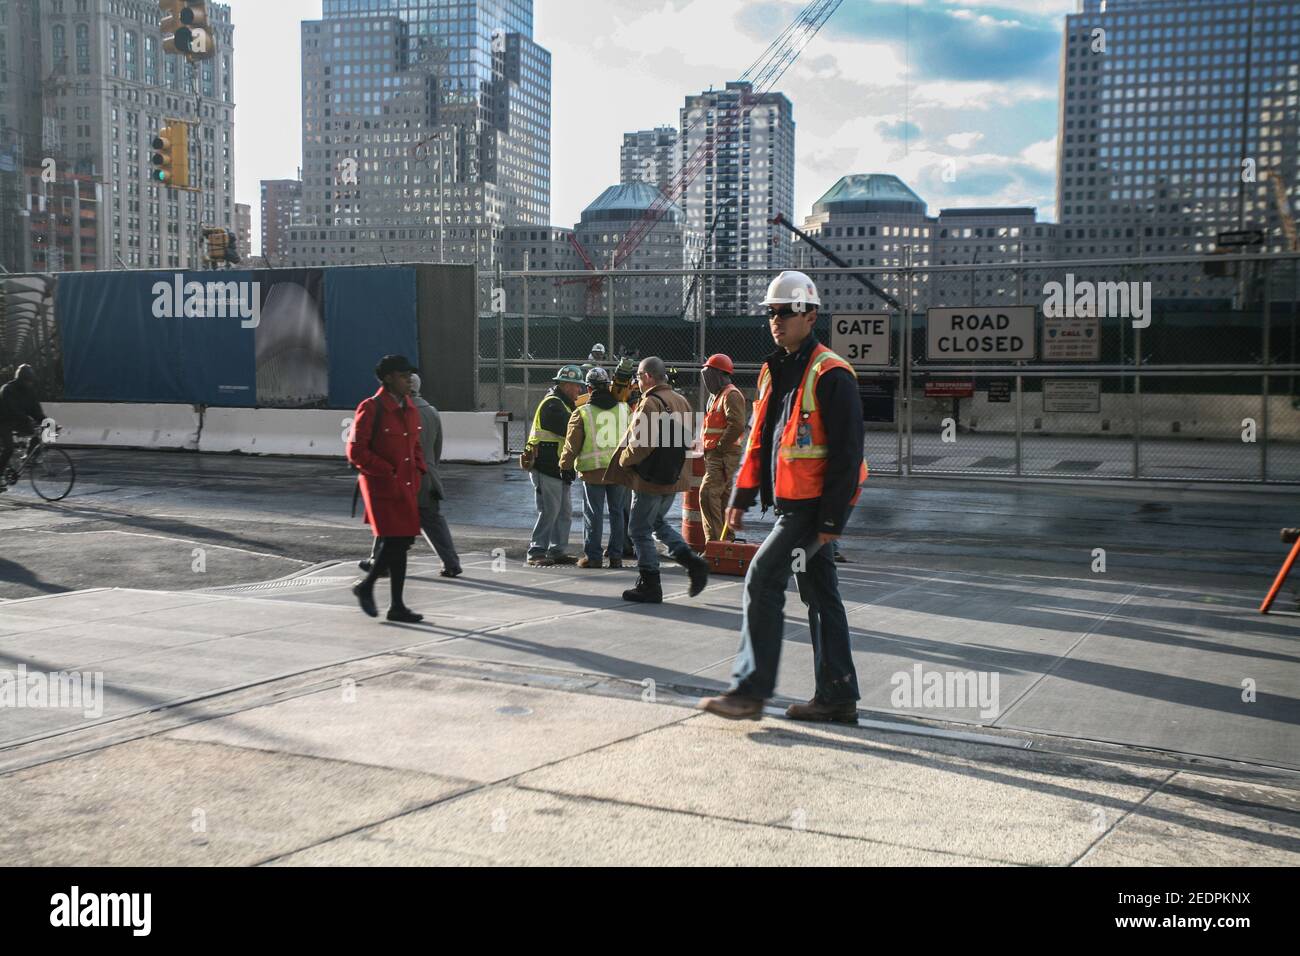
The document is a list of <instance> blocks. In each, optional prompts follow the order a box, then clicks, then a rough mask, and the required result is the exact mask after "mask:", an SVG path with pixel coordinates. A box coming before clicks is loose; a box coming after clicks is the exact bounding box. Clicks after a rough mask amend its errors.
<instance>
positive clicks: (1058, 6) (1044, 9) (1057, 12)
mask: <svg viewBox="0 0 1300 956" xmlns="http://www.w3.org/2000/svg"><path fill="white" fill-rule="evenodd" d="M943 2H944V3H948V4H952V5H953V6H959V7H992V8H994V9H998V10H1014V11H1015V12H1017V13H1031V14H1035V15H1037V16H1041V17H1064V16H1065V15H1066V14H1067V13H1076V12H1078V9H1079V4H1078V0H943Z"/></svg>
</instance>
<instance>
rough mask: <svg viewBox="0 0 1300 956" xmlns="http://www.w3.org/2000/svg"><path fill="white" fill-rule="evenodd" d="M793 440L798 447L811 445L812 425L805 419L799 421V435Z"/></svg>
mask: <svg viewBox="0 0 1300 956" xmlns="http://www.w3.org/2000/svg"><path fill="white" fill-rule="evenodd" d="M795 441H796V442H797V443H798V445H799V447H800V448H810V447H812V426H811V425H809V424H808V422H807V421H806V420H805V421H802V422H800V423H799V435H798V437H797V438H796V439H795Z"/></svg>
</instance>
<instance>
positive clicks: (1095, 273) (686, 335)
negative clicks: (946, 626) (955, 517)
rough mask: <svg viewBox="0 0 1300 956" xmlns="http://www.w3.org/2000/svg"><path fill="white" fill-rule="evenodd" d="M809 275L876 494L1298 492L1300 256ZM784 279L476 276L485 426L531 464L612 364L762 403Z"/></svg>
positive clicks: (691, 393) (749, 274) (692, 391)
mask: <svg viewBox="0 0 1300 956" xmlns="http://www.w3.org/2000/svg"><path fill="white" fill-rule="evenodd" d="M805 271H807V272H808V273H809V274H810V275H811V276H812V278H813V279H814V280H815V281H816V282H817V284H818V288H819V290H820V293H821V298H822V308H821V309H820V314H821V316H822V318H821V319H820V320H819V322H818V326H817V334H818V336H819V337H820V339H821V340H822V341H823V342H825V343H826V344H827V345H830V346H832V347H837V348H838V349H839V350H840V351H841V353H842V354H845V357H846V358H849V359H850V360H851V361H854V364H855V365H856V366H857V369H858V375H859V384H860V388H861V391H862V396H863V411H864V417H865V419H866V422H867V434H866V452H867V457H868V462H869V465H870V467H871V470H872V471H873V472H874V473H876V474H895V475H906V474H918V475H952V476H979V477H987V476H1004V477H1021V478H1052V477H1064V478H1129V479H1132V478H1148V479H1157V478H1158V479H1172V480H1189V481H1196V480H1223V481H1243V482H1297V481H1300V390H1298V389H1300V383H1298V382H1297V373H1300V342H1298V338H1297V336H1298V335H1300V256H1297V255H1295V254H1283V255H1260V256H1239V257H1223V256H1203V257H1195V258H1186V257H1184V258H1158V259H1155V258H1153V259H1143V260H1141V261H1101V260H1080V261H1072V262H1059V261H1058V262H1050V263H1047V262H1042V263H1037V262H1026V263H1011V264H1008V263H997V264H988V265H985V264H978V263H976V264H968V265H958V266H934V265H919V266H907V265H894V264H892V263H891V264H890V265H889V266H885V267H876V268H822V269H818V268H807V269H805ZM771 277H772V273H771V272H770V271H761V272H760V271H756V270H734V271H703V272H690V271H685V270H663V271H654V272H648V273H647V274H640V273H635V272H634V273H618V274H614V275H608V274H606V275H603V276H599V277H598V278H596V279H593V278H592V274H587V273H543V272H534V273H505V274H502V275H501V276H500V277H499V278H498V277H496V276H490V275H489V276H482V277H481V278H480V281H481V286H482V287H481V296H482V299H481V301H482V302H483V304H484V310H483V312H482V313H481V315H480V319H479V323H480V326H479V340H480V343H481V348H480V354H479V360H480V367H479V384H480V405H481V407H483V408H498V409H500V410H504V411H508V412H510V413H511V414H512V415H513V417H514V421H513V423H512V426H511V432H510V444H511V447H512V448H514V449H518V448H521V447H522V445H523V441H524V438H525V435H526V432H527V428H528V424H529V422H530V421H531V416H532V413H533V409H534V408H535V407H536V405H537V403H538V402H539V401H540V400H541V398H542V395H543V393H544V392H545V390H546V389H547V388H548V387H549V384H550V379H551V378H552V377H553V376H554V375H555V373H556V371H557V370H558V369H559V368H560V366H562V365H565V364H579V365H581V364H585V363H588V362H589V358H588V357H589V355H590V354H591V352H592V348H593V346H595V345H596V344H597V343H599V344H600V345H602V346H604V350H605V354H606V356H607V357H608V358H607V359H606V361H605V362H604V363H603V364H604V365H605V366H606V367H607V368H611V369H612V366H613V365H614V364H615V363H616V362H617V359H618V357H619V356H621V355H629V356H632V357H633V358H637V359H639V358H644V357H646V356H649V355H658V356H660V357H662V358H663V359H664V360H665V361H666V362H667V363H668V364H669V366H670V367H674V368H676V370H677V374H676V377H675V381H676V382H677V387H678V389H679V390H680V391H682V392H683V393H684V394H686V395H687V396H688V397H690V398H691V399H692V400H693V401H694V402H695V403H696V405H697V407H700V408H702V407H703V404H704V402H705V401H706V400H707V396H706V395H705V394H704V392H703V391H702V386H701V383H700V376H699V369H700V366H701V365H702V364H703V361H704V360H705V359H706V358H707V357H708V356H709V355H711V354H713V353H715V352H722V353H725V354H727V355H729V356H730V357H731V358H732V360H733V361H734V362H735V364H736V367H737V374H736V384H737V385H738V386H739V387H740V388H742V389H743V390H745V392H746V394H747V395H748V396H749V397H750V398H752V397H753V394H754V389H755V386H756V381H757V373H758V369H759V367H760V365H761V363H762V361H763V360H764V358H765V357H766V356H767V355H768V354H769V353H770V352H771V350H772V340H771V336H770V334H769V333H768V331H767V323H766V319H765V317H764V312H763V309H762V306H761V305H758V303H759V302H761V300H762V296H763V291H764V289H765V288H766V284H767V282H768V281H769V280H770V279H771ZM863 279H865V280H866V282H865V283H864V282H863V281H862V280H863ZM746 303H749V304H748V305H746ZM494 307H495V308H494ZM954 316H956V318H954ZM963 323H964V324H965V327H964V328H963V327H962V324H963ZM868 326H869V327H871V328H872V329H874V332H875V336H874V339H871V340H870V341H868V338H867V337H864V336H862V335H860V334H856V333H860V332H861V331H862V330H863V328H865V327H868ZM986 339H991V340H993V341H992V347H991V348H988V349H984V348H983V347H982V346H984V345H986V344H988V343H986V342H985V341H984V340H986ZM999 339H1000V341H999ZM855 343H856V344H855ZM967 344H969V345H971V346H972V348H973V349H974V350H973V351H970V350H967V349H966V348H965V346H966V345H967ZM1017 346H1018V347H1019V348H1018V349H1017V348H1016V347H1017ZM859 349H860V351H859V352H858V354H856V355H850V354H848V353H849V352H850V351H855V350H859ZM904 383H905V384H904Z"/></svg>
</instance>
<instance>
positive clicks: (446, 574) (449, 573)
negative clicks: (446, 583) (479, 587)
mask: <svg viewBox="0 0 1300 956" xmlns="http://www.w3.org/2000/svg"><path fill="white" fill-rule="evenodd" d="M464 573H465V572H464V571H463V570H462V569H461V568H455V569H452V568H443V569H442V570H441V571H439V572H438V577H440V578H458V577H460V576H461V575H462V574H464Z"/></svg>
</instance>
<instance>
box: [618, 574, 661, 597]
mask: <svg viewBox="0 0 1300 956" xmlns="http://www.w3.org/2000/svg"><path fill="white" fill-rule="evenodd" d="M623 600H624V601H635V602H636V603H637V604H663V603H664V589H663V587H662V586H661V585H660V583H659V572H658V571H642V572H641V573H640V575H638V576H637V579H636V587H634V588H631V589H630V590H627V591H624V592H623Z"/></svg>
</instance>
